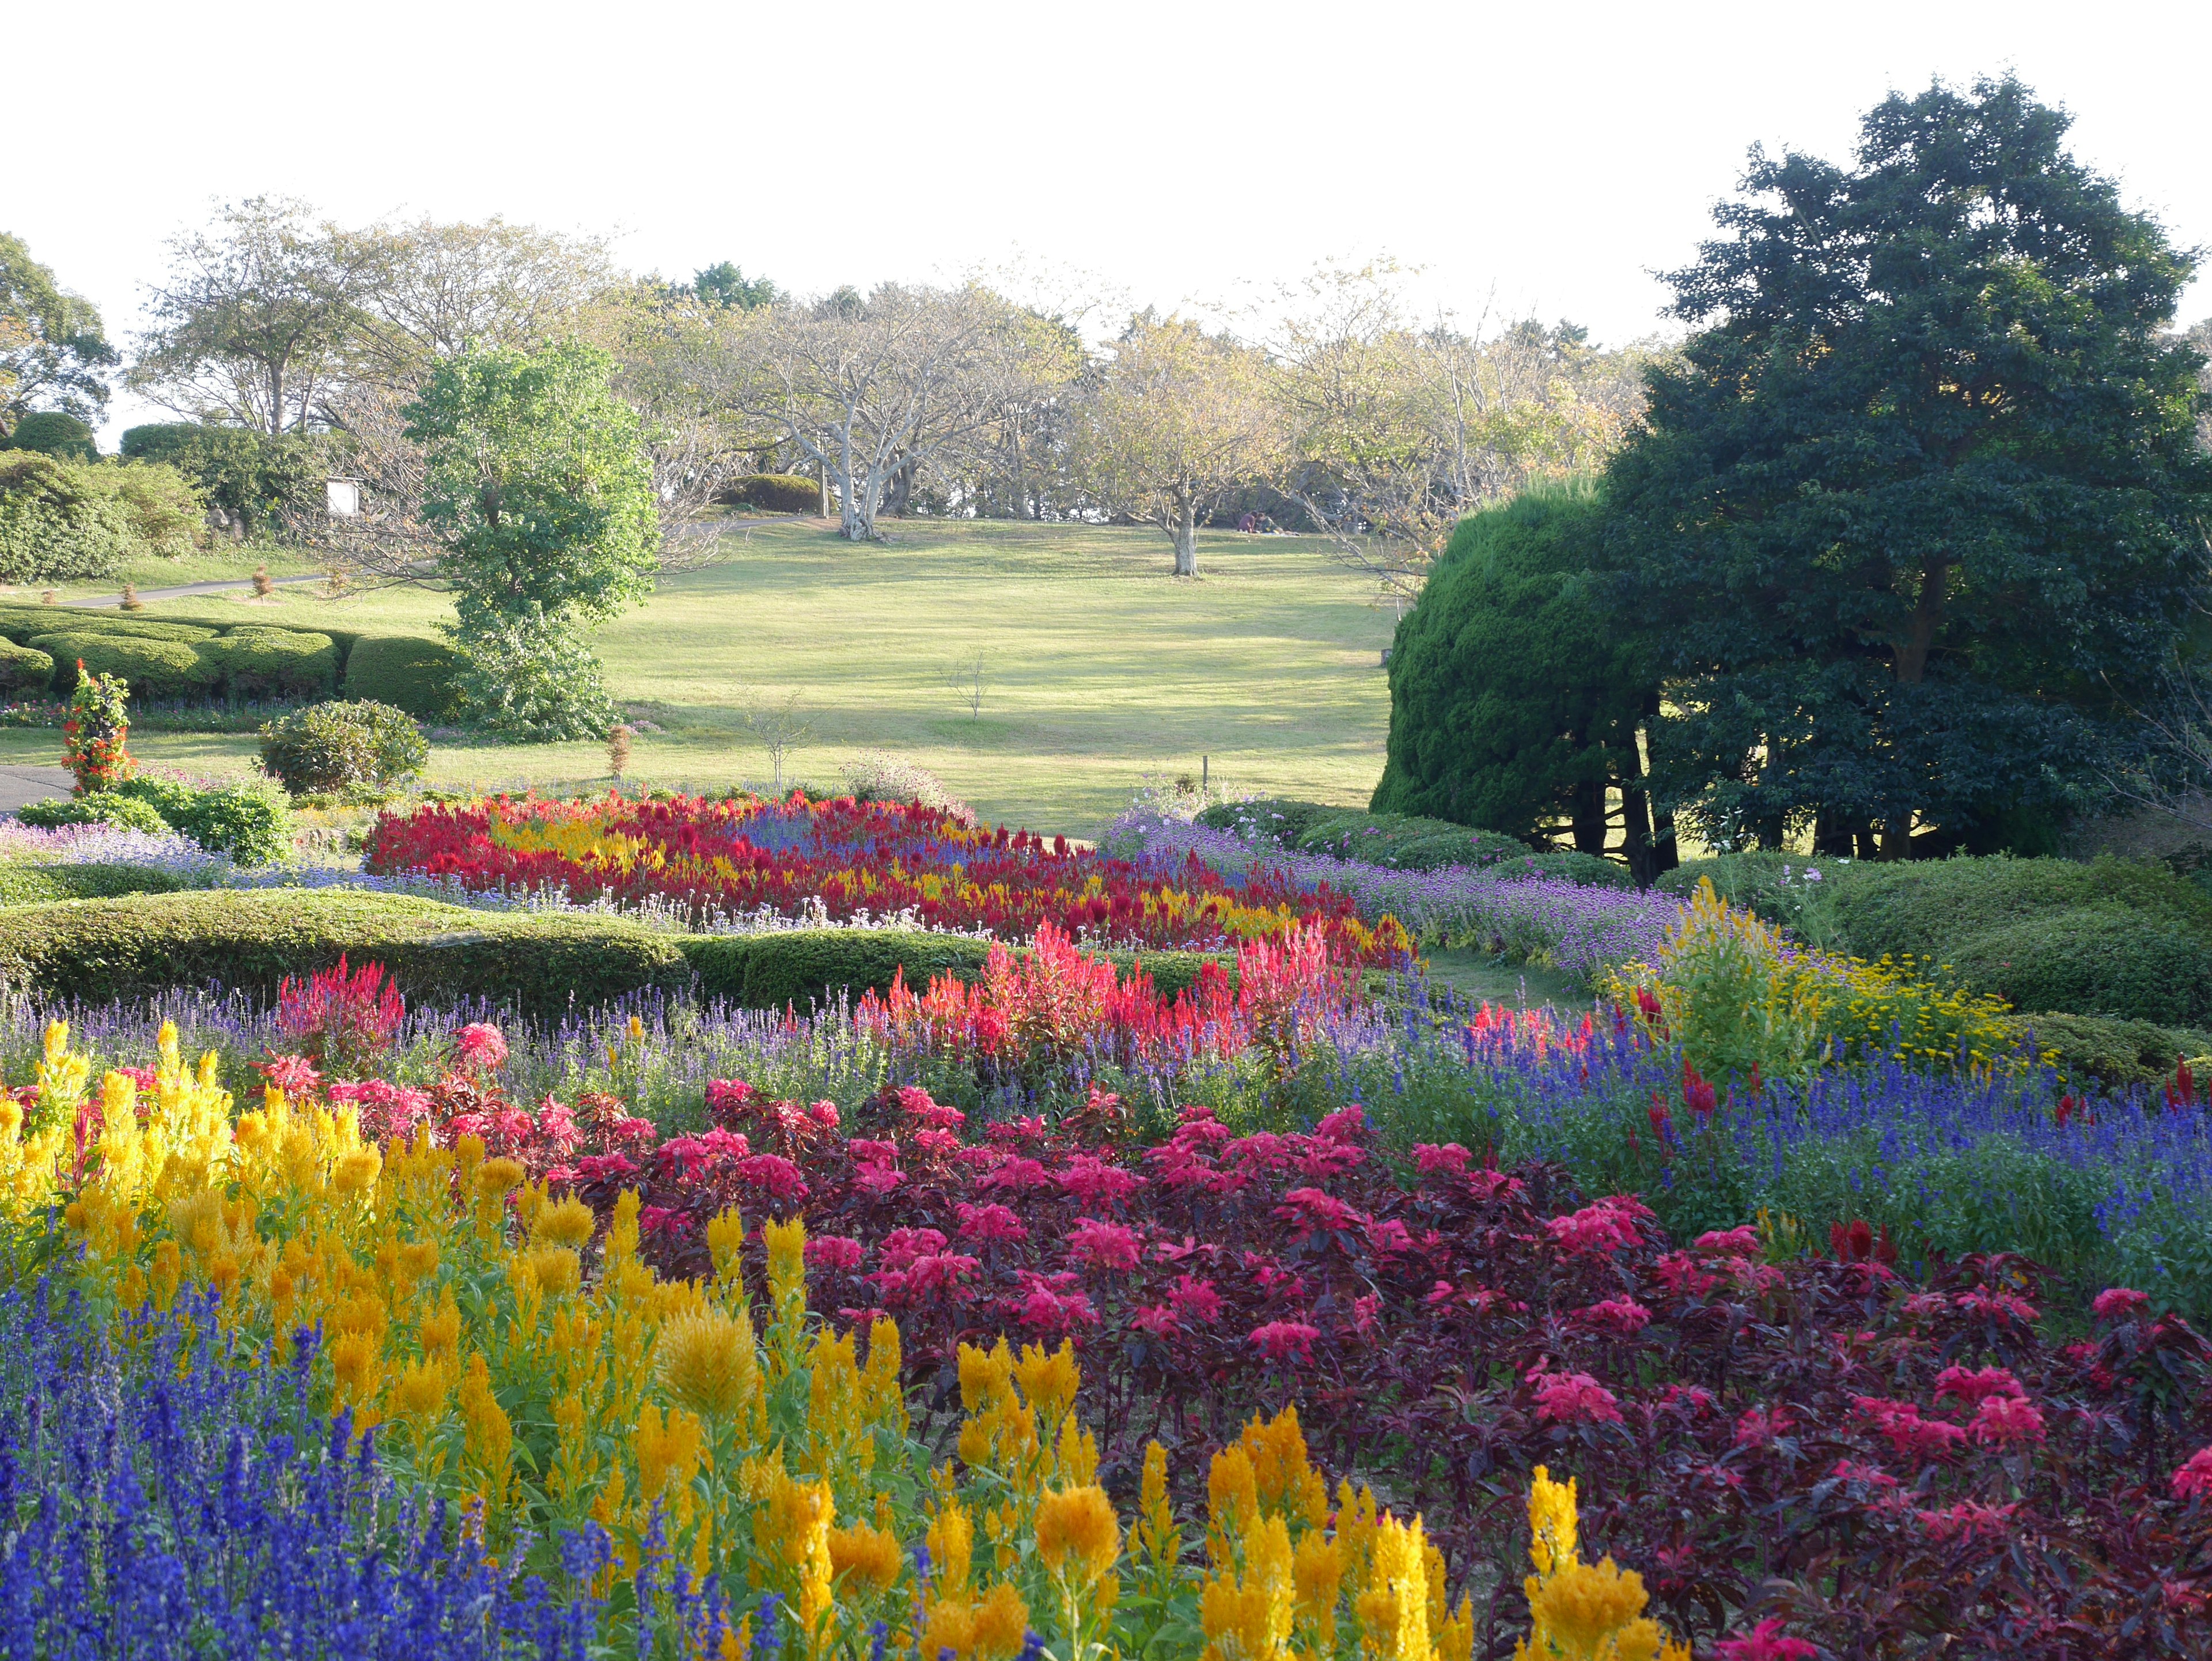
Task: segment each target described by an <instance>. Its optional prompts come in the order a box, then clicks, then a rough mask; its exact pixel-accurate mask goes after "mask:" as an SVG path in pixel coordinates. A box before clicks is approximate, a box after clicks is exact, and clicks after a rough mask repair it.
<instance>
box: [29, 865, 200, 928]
mask: <svg viewBox="0 0 2212 1661" xmlns="http://www.w3.org/2000/svg"><path fill="white" fill-rule="evenodd" d="M183 886H184V879H183V878H181V877H179V876H178V875H177V873H175V872H173V871H165V870H163V869H161V867H159V866H153V865H29V864H16V863H15V862H13V861H0V908H4V907H7V906H11V905H40V904H45V903H46V902H47V901H49V900H99V899H110V898H113V897H116V896H118V895H121V894H166V893H170V892H173V891H175V890H177V889H179V888H181V887H183ZM11 921H12V920H11Z"/></svg>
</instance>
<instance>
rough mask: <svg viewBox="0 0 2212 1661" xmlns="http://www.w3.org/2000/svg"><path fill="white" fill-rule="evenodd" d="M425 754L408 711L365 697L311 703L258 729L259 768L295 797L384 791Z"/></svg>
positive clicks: (411, 771) (404, 776)
mask: <svg viewBox="0 0 2212 1661" xmlns="http://www.w3.org/2000/svg"><path fill="white" fill-rule="evenodd" d="M429 753H430V746H429V745H428V744H426V743H424V742H423V740H422V732H421V730H420V729H419V728H418V727H416V725H415V722H414V721H413V720H412V719H411V718H410V716H409V715H407V713H406V711H404V709H393V708H392V705H390V704H388V703H370V702H368V701H365V700H357V701H355V702H351V703H317V704H312V705H310V706H309V707H308V708H307V709H298V710H295V711H294V712H293V713H292V714H290V715H287V716H285V717H284V718H283V720H282V721H274V722H271V723H270V725H268V726H266V727H263V728H262V729H261V770H262V771H263V772H264V773H266V774H268V775H269V776H270V777H271V778H273V779H277V780H280V781H282V782H283V786H284V788H286V789H287V790H289V792H291V794H294V795H295V796H305V795H337V794H344V793H345V792H348V791H358V790H381V789H385V788H388V787H390V786H392V785H394V784H397V783H398V782H400V781H401V780H403V779H407V778H411V777H413V776H415V775H416V773H419V772H421V771H422V764H423V762H424V761H425V760H427V759H428V757H429Z"/></svg>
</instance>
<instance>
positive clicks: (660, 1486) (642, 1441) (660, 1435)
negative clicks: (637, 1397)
mask: <svg viewBox="0 0 2212 1661" xmlns="http://www.w3.org/2000/svg"><path fill="white" fill-rule="evenodd" d="M702 1445H703V1439H702V1435H701V1432H700V1426H699V1421H698V1420H696V1418H694V1417H692V1415H690V1414H688V1413H686V1412H684V1409H681V1408H671V1409H669V1410H668V1416H667V1417H666V1418H665V1419H663V1418H662V1417H661V1413H660V1409H659V1408H657V1407H655V1406H653V1403H652V1402H647V1403H646V1404H645V1407H644V1409H643V1410H642V1411H641V1412H640V1413H639V1415H638V1416H637V1429H636V1430H635V1432H634V1433H632V1435H631V1438H630V1447H631V1450H632V1451H633V1453H634V1455H635V1457H636V1460H637V1481H638V1497H639V1498H640V1499H641V1500H644V1501H646V1503H647V1504H648V1505H650V1504H651V1503H652V1502H653V1500H657V1499H659V1497H660V1496H661V1495H662V1494H665V1493H667V1492H668V1491H670V1490H671V1489H673V1490H675V1491H676V1492H677V1493H678V1494H683V1493H684V1490H685V1489H688V1488H690V1485H691V1481H692V1478H693V1477H694V1476H696V1475H697V1474H698V1469H699V1451H700V1449H701V1447H702ZM685 1508H686V1510H688V1509H689V1506H688V1505H687V1506H686V1507H685Z"/></svg>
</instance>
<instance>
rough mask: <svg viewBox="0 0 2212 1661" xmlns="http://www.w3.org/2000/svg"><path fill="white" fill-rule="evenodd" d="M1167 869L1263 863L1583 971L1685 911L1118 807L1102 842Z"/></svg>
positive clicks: (1390, 910)
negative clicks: (1414, 865)
mask: <svg viewBox="0 0 2212 1661" xmlns="http://www.w3.org/2000/svg"><path fill="white" fill-rule="evenodd" d="M1100 846H1101V847H1102V848H1105V849H1108V850H1109V851H1110V852H1112V853H1114V854H1115V855H1118V856H1120V857H1121V858H1124V859H1128V860H1133V861H1135V862H1136V863H1137V864H1138V865H1139V866H1140V867H1143V868H1145V869H1146V871H1147V872H1150V873H1158V874H1166V873H1170V872H1172V871H1173V870H1174V869H1175V868H1176V867H1179V866H1181V865H1182V863H1183V862H1184V861H1186V860H1188V859H1190V858H1192V857H1194V856H1195V857H1196V858H1197V859H1198V860H1199V861H1201V862H1202V863H1204V864H1206V865H1207V866H1209V867H1212V869H1214V870H1216V871H1218V872H1220V873H1222V874H1223V875H1225V876H1228V877H1231V878H1237V879H1249V878H1250V877H1252V876H1254V875H1256V874H1257V873H1260V872H1261V871H1267V872H1271V873H1275V874H1276V875H1277V876H1278V877H1279V878H1283V879H1288V880H1289V881H1291V882H1292V883H1295V884H1297V885H1301V886H1304V887H1307V888H1319V887H1323V886H1326V887H1328V888H1330V889H1332V890H1334V891H1336V892H1338V893H1340V894H1348V895H1350V896H1351V897H1352V904H1353V905H1354V906H1356V907H1357V908H1358V912H1359V916H1360V917H1361V918H1362V920H1364V921H1365V922H1375V921H1376V919H1378V918H1380V917H1382V916H1384V915H1385V914H1386V913H1387V914H1389V916H1395V917H1396V918H1397V919H1398V921H1399V922H1401V923H1403V924H1404V925H1405V926H1406V928H1407V932H1408V933H1410V934H1413V937H1414V938H1415V939H1416V940H1423V941H1425V942H1429V943H1431V944H1440V945H1445V946H1471V947H1473V948H1474V949H1476V950H1478V951H1486V952H1497V953H1499V954H1500V955H1502V956H1504V957H1505V958H1508V959H1510V960H1512V961H1516V962H1534V963H1541V964H1547V965H1549V966H1550V967H1551V968H1553V969H1556V970H1560V971H1562V972H1563V973H1565V974H1570V975H1577V976H1580V977H1583V978H1585V979H1587V978H1589V977H1591V976H1594V975H1595V974H1596V973H1598V972H1599V971H1600V970H1605V969H1609V968H1612V967H1613V966H1614V965H1616V964H1623V963H1627V962H1630V961H1632V960H1634V959H1636V958H1648V957H1649V956H1650V954H1651V953H1652V952H1654V951H1656V949H1657V947H1658V944H1659V942H1660V940H1662V938H1663V937H1664V936H1665V935H1666V933H1667V931H1668V929H1669V928H1672V927H1673V926H1674V922H1675V920H1676V919H1677V918H1678V917H1679V916H1680V915H1681V910H1682V903H1681V901H1680V900H1679V899H1678V898H1676V897H1674V896H1673V895H1671V894H1662V893H1658V892H1656V891H1651V892H1645V893H1638V892H1636V891H1632V890H1626V889H1618V888H1594V887H1583V886H1581V885H1577V884H1574V883H1570V882H1563V881H1560V880H1558V879H1554V878H1548V877H1498V876H1493V875H1490V874H1488V873H1485V872H1483V871H1480V870H1477V869H1475V868H1474V867H1447V868H1445V869H1443V870H1440V871H1399V870H1394V869H1392V868H1390V867H1387V866H1380V865H1363V864H1361V863H1359V862H1358V861H1355V860H1340V859H1333V858H1330V857H1329V856H1328V855H1324V854H1296V853H1291V852H1288V851H1286V850H1285V849H1279V848H1273V847H1267V848H1255V847H1254V846H1253V845H1252V844H1251V843H1248V842H1245V841H1243V839H1241V838H1240V837H1236V836H1234V835H1232V834H1231V833H1230V832H1228V831H1213V830H1209V829H1208V828H1207V827H1206V826H1205V825H1202V824H1191V823H1189V822H1188V821H1186V820H1182V819H1178V818H1172V817H1170V816H1168V815H1164V814H1160V813H1155V812H1146V811H1142V810H1139V811H1135V812H1128V813H1125V814H1123V815H1122V816H1121V818H1119V819H1117V820H1115V823H1114V825H1113V827H1112V828H1111V829H1110V830H1109V831H1108V832H1107V833H1106V836H1105V838H1104V839H1103V841H1102V843H1100Z"/></svg>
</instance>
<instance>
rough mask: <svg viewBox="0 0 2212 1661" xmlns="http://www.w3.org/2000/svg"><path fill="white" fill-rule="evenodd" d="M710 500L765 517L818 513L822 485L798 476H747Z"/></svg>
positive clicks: (732, 482)
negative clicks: (753, 509)
mask: <svg viewBox="0 0 2212 1661" xmlns="http://www.w3.org/2000/svg"><path fill="white" fill-rule="evenodd" d="M714 500H715V501H716V502H720V503H721V504H722V505H723V506H725V507H729V508H759V509H760V510H761V511H762V512H763V513H769V514H818V513H820V512H821V511H822V485H821V483H820V481H818V480H816V479H811V478H806V477H805V475H804V474H801V473H747V474H746V475H745V476H744V478H735V479H732V480H731V481H730V482H729V483H728V484H726V485H724V486H723V487H722V488H721V489H720V490H717V491H716V492H715V493H714Z"/></svg>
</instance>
